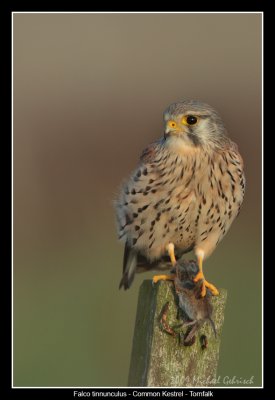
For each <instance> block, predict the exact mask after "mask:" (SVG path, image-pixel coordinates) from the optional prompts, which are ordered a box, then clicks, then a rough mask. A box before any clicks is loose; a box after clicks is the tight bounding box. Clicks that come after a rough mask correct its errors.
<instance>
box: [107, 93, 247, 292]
mask: <svg viewBox="0 0 275 400" xmlns="http://www.w3.org/2000/svg"><path fill="white" fill-rule="evenodd" d="M244 192H245V177H244V172H243V160H242V157H241V155H240V153H239V152H238V147H237V145H236V144H235V143H234V142H232V141H231V140H230V139H229V138H228V136H227V132H226V130H225V127H224V125H223V122H222V119H221V118H220V116H219V115H218V113H217V112H216V111H215V110H214V109H213V108H212V107H211V106H209V105H208V104H205V103H202V102H200V101H196V100H188V101H182V102H178V103H174V104H171V105H170V106H169V107H168V108H167V109H166V110H165V112H164V135H163V136H162V137H161V138H159V139H158V140H156V141H155V142H154V143H152V144H150V145H149V146H148V147H147V148H146V149H145V150H144V151H143V153H142V155H141V158H140V162H139V164H138V166H137V168H136V169H135V170H134V171H133V173H132V174H131V176H130V178H129V179H128V181H127V182H126V183H125V184H124V185H123V187H122V189H121V191H120V193H119V195H118V197H117V199H116V201H115V208H116V216H117V222H118V234H119V238H120V239H122V240H123V241H124V242H125V251H124V260H123V276H122V279H121V282H120V287H124V289H128V288H129V287H130V286H131V284H132V282H133V279H134V276H135V273H136V272H140V271H144V270H148V269H156V267H157V266H158V265H160V266H161V265H162V266H164V267H165V268H166V269H169V268H170V269H171V267H172V266H174V265H175V263H176V257H181V256H182V255H183V254H184V253H187V252H189V251H190V250H192V249H194V252H195V255H196V258H197V262H198V266H199V272H198V274H197V275H196V277H195V278H194V282H197V281H199V280H202V281H203V284H202V292H201V295H202V297H203V296H205V294H206V288H209V290H210V291H211V292H212V294H213V295H217V294H218V290H217V289H216V287H215V286H214V285H212V284H211V283H209V282H207V281H206V280H205V277H204V274H203V261H204V260H205V259H206V258H207V257H209V256H210V255H211V253H212V252H213V251H214V250H215V248H216V246H217V245H218V243H219V242H220V241H221V240H222V238H223V237H224V236H225V234H226V233H227V231H228V229H229V228H230V226H231V224H232V222H233V221H234V219H235V218H236V216H237V215H238V213H239V211H240V208H241V205H242V202H243V198H244ZM168 255H169V257H167V256H168ZM159 279H173V276H172V275H158V276H156V277H154V278H153V280H154V282H157V281H158V280H159Z"/></svg>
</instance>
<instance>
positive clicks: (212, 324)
mask: <svg viewBox="0 0 275 400" xmlns="http://www.w3.org/2000/svg"><path fill="white" fill-rule="evenodd" d="M208 320H209V322H210V325H211V326H212V329H213V331H214V334H215V338H217V331H216V327H215V324H214V322H213V320H212V319H211V318H210V317H209V318H208Z"/></svg>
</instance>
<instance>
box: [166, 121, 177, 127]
mask: <svg viewBox="0 0 275 400" xmlns="http://www.w3.org/2000/svg"><path fill="white" fill-rule="evenodd" d="M168 126H169V128H176V127H177V124H176V122H175V121H172V120H170V121H168Z"/></svg>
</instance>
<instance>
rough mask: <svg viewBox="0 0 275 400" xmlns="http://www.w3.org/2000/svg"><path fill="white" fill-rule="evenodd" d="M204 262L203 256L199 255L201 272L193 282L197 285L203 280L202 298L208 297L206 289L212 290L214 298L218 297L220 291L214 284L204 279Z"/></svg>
mask: <svg viewBox="0 0 275 400" xmlns="http://www.w3.org/2000/svg"><path fill="white" fill-rule="evenodd" d="M202 260H203V255H199V256H198V264H199V272H198V273H197V275H196V276H195V278H194V279H193V282H195V283H196V282H198V281H200V280H202V287H201V297H204V296H205V295H206V288H208V289H209V290H210V292H211V293H212V294H213V296H217V295H218V294H219V291H218V289H217V288H216V287H215V286H214V285H212V283H209V282H207V281H206V280H205V278H204V274H203V272H202Z"/></svg>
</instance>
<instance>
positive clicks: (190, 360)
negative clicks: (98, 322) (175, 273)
mask: <svg viewBox="0 0 275 400" xmlns="http://www.w3.org/2000/svg"><path fill="white" fill-rule="evenodd" d="M167 301H168V302H169V311H168V315H167V321H168V323H169V325H176V324H178V323H179V320H177V318H176V316H177V306H176V304H175V300H174V292H173V283H172V282H168V281H160V282H158V283H157V284H156V285H154V286H153V285H152V281H151V280H146V281H144V282H143V283H142V285H141V287H140V292H139V300H138V307H137V316H136V325H135V332H134V339H133V349H132V356H131V365H130V372H129V380H128V385H129V386H146V387H148V386H149V387H188V386H189V387H198V386H214V382H215V378H216V373H217V366H218V359H219V347H220V340H221V331H222V325H223V321H224V309H225V302H226V290H225V289H221V290H220V295H219V296H217V297H212V305H213V315H212V319H213V321H214V323H215V326H216V330H217V338H215V336H214V334H213V330H212V327H211V326H210V324H209V323H207V322H206V323H205V324H204V325H203V326H202V327H201V329H200V330H199V332H198V334H197V335H196V336H197V339H196V342H195V344H194V345H193V346H183V345H182V344H180V343H179V341H178V340H177V339H176V338H174V337H172V336H170V335H168V334H167V333H166V332H163V331H162V330H161V328H160V323H159V318H160V314H161V311H162V308H163V306H164V304H165V303H166V302H167ZM183 329H184V328H183ZM185 329H186V328H185ZM202 334H204V335H206V336H207V339H208V347H207V348H206V349H205V350H202V348H201V343H200V340H199V337H200V336H201V335H202Z"/></svg>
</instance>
